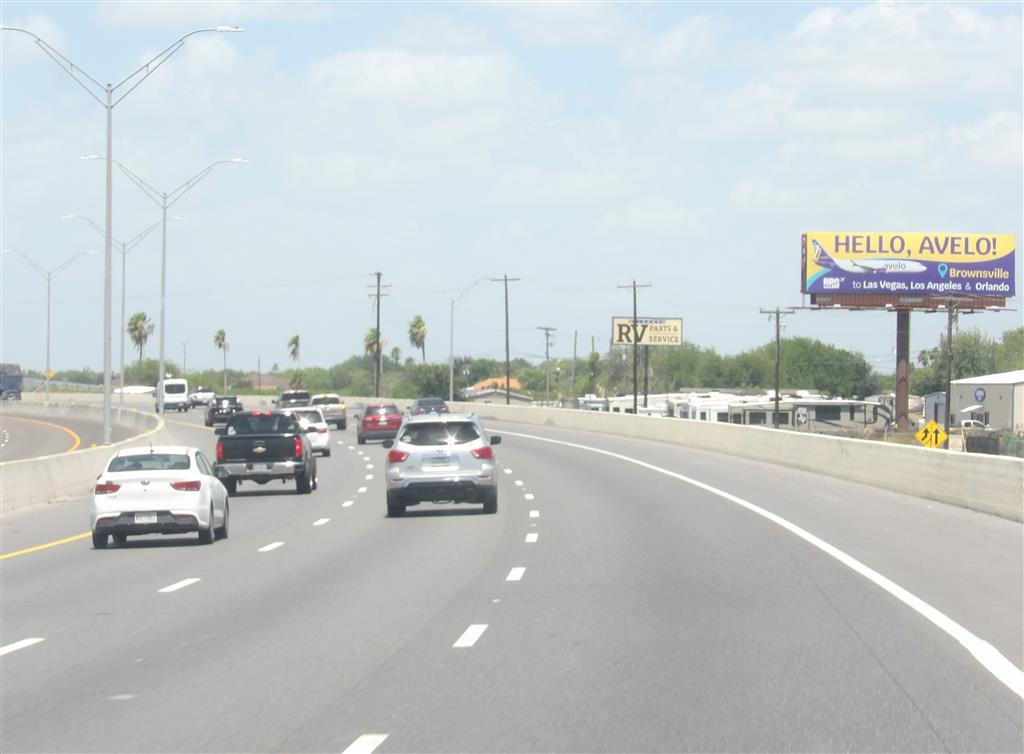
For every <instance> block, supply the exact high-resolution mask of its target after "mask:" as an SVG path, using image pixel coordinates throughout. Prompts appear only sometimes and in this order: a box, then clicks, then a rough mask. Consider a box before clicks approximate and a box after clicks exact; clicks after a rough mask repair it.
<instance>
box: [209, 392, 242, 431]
mask: <svg viewBox="0 0 1024 754" xmlns="http://www.w3.org/2000/svg"><path fill="white" fill-rule="evenodd" d="M242 410H243V406H242V402H241V401H240V400H239V399H238V396H237V395H215V396H213V399H212V400H210V401H209V405H207V407H206V416H205V417H204V419H203V423H204V424H205V425H206V426H207V427H212V426H213V425H214V424H223V423H224V422H226V421H227V420H228V419H230V418H231V417H232V416H234V415H235V414H237V413H238V412H239V411H242Z"/></svg>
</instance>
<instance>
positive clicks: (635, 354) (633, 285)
mask: <svg viewBox="0 0 1024 754" xmlns="http://www.w3.org/2000/svg"><path fill="white" fill-rule="evenodd" d="M618 287H619V288H632V289H633V413H634V414H635V413H636V409H637V379H636V372H637V358H638V356H639V351H637V345H638V344H637V340H638V338H637V329H636V289H637V288H650V287H651V284H650V283H642V284H641V283H637V282H636V278H633V282H632V283H630V284H628V285H620V286H618Z"/></svg>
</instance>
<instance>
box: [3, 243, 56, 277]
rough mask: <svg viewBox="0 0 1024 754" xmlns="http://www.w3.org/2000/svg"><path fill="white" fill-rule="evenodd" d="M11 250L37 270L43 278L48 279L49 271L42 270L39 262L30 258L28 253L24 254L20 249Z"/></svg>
mask: <svg viewBox="0 0 1024 754" xmlns="http://www.w3.org/2000/svg"><path fill="white" fill-rule="evenodd" d="M11 251H13V252H14V253H15V254H17V255H18V256H19V257H21V258H22V259H24V260H25V261H26V262H28V263H29V264H30V265H31V266H32V269H34V270H35V271H36V272H38V273H39V274H40V275H42V276H43V277H44V278H47V279H48V278H49V277H50V273H49V272H47V271H46V270H44V269H43V268H42V267H41V266H40V265H39V264H37V263H36V261H35V260H34V259H32V257H30V256H29V255H28V254H26V253H25V252H24V251H21V250H20V249H11Z"/></svg>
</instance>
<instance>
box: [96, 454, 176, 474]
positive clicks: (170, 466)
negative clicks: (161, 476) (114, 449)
mask: <svg viewBox="0 0 1024 754" xmlns="http://www.w3.org/2000/svg"><path fill="white" fill-rule="evenodd" d="M190 465H191V462H190V461H189V457H188V456H187V455H183V454H178V453H142V454H140V455H135V456H118V457H117V458H115V459H113V460H112V461H111V462H110V466H108V467H107V471H185V470H186V469H188V468H189V466H190Z"/></svg>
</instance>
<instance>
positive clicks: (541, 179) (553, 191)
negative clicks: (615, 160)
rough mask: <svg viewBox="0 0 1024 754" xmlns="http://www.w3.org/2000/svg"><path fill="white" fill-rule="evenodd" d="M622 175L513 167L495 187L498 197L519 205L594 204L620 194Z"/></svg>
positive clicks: (501, 177) (500, 178) (502, 176)
mask: <svg viewBox="0 0 1024 754" xmlns="http://www.w3.org/2000/svg"><path fill="white" fill-rule="evenodd" d="M623 189H624V187H623V184H622V180H621V178H620V176H617V175H614V174H611V173H598V172H590V171H584V170H552V169H545V168H538V167H513V168H512V169H510V170H509V171H507V172H506V173H504V174H502V175H501V176H500V177H499V178H498V179H497V183H496V185H495V190H494V193H495V196H496V197H497V198H498V199H500V200H503V201H506V202H512V203H516V204H539V205H552V204H566V203H592V202H596V201H602V200H607V199H609V198H612V197H615V196H617V195H620V194H621V193H622V191H623Z"/></svg>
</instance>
